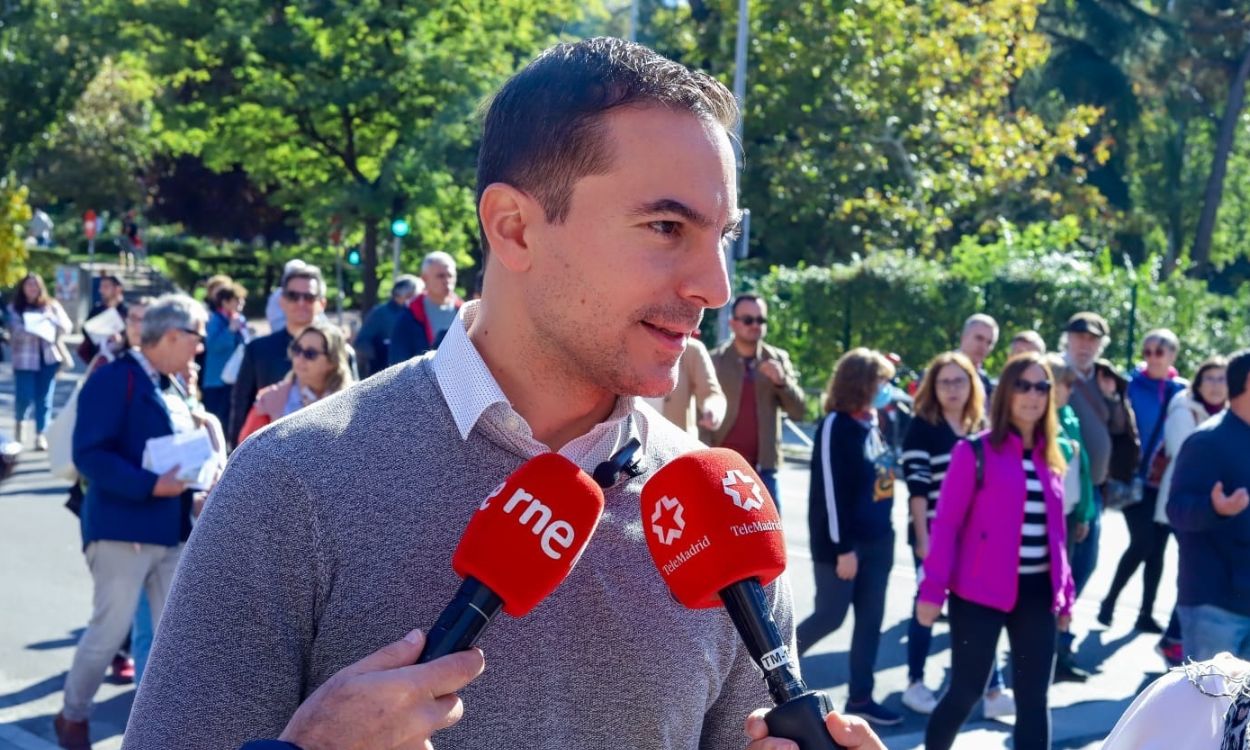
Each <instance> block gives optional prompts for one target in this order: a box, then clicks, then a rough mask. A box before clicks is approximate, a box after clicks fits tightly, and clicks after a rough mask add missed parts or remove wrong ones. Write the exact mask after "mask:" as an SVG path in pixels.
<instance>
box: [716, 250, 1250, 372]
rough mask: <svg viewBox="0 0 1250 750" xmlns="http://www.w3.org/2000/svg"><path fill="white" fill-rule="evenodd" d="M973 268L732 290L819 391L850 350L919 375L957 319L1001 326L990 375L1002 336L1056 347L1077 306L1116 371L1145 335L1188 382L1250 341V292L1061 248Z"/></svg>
mask: <svg viewBox="0 0 1250 750" xmlns="http://www.w3.org/2000/svg"><path fill="white" fill-rule="evenodd" d="M1086 256H1088V254H1086ZM983 260H986V261H990V260H992V259H989V258H986V259H983ZM974 268H976V269H977V272H978V274H970V273H968V272H967V269H966V268H964V267H963V266H961V264H960V263H959V262H958V259H947V260H946V261H945V262H939V261H935V260H928V259H923V258H918V257H915V256H911V255H908V254H906V253H877V254H875V255H873V256H871V257H869V258H867V259H862V260H857V261H854V262H852V263H848V264H838V265H834V266H831V267H802V268H781V267H775V268H772V269H770V270H769V271H768V272H767V273H765V274H762V275H757V276H754V277H745V278H740V279H739V284H740V286H741V288H742V289H744V290H752V291H756V292H758V293H759V294H761V295H762V296H763V297H764V298H765V299H766V300H767V301H768V303H769V341H770V342H771V343H774V344H776V345H778V346H781V347H784V348H785V349H787V350H788V351H789V352H790V354H791V355H792V357H793V358H794V361H795V363H796V366H797V367H798V368H799V370H800V374H801V377H802V380H803V384H804V386H805V387H808V388H822V387H823V386H824V385H825V383H826V382H827V380H828V378H829V373H830V371H831V370H832V367H833V364H834V362H835V361H836V360H837V358H838V357H839V356H840V355H841V354H842V353H843V352H845V351H846V350H847V348H848V347H853V346H869V347H872V348H875V349H880V350H882V351H887V352H895V353H897V354H899V355H900V356H901V357H902V358H903V360H904V362H905V363H906V364H908V365H909V366H911V367H914V368H916V369H919V368H921V367H923V365H924V363H925V362H926V361H928V360H929V359H930V358H931V357H933V356H934V355H936V354H938V353H940V352H942V351H945V350H948V349H952V348H954V347H956V346H957V345H958V343H959V334H960V331H961V329H962V326H963V322H964V320H965V319H966V318H967V317H968V316H969V315H971V314H973V313H975V312H985V313H988V314H990V315H992V316H993V317H994V318H995V319H996V320H997V321H998V322H999V325H1000V327H1001V329H1002V333H1001V340H1000V344H999V346H998V347H996V348H995V350H994V352H993V354H992V355H991V358H990V360H989V362H988V363H987V366H988V367H989V369H990V370H991V371H994V370H996V369H998V368H1000V367H1001V366H1002V364H1003V362H1004V361H1005V360H1006V356H1007V348H1008V346H1007V345H1008V341H1009V340H1010V337H1011V336H1012V335H1013V334H1014V333H1016V332H1018V331H1020V330H1024V329H1028V328H1031V329H1035V330H1037V331H1038V332H1040V333H1041V334H1042V336H1043V338H1044V339H1045V340H1046V341H1047V343H1048V345H1049V346H1050V347H1051V348H1052V349H1054V348H1057V347H1058V343H1059V337H1060V333H1061V330H1062V327H1063V324H1064V322H1065V321H1066V320H1067V319H1068V317H1069V316H1070V315H1072V313H1074V312H1077V311H1080V310H1095V311H1097V312H1099V313H1100V314H1102V315H1103V316H1104V317H1106V318H1107V321H1108V322H1109V323H1110V325H1111V333H1112V343H1111V346H1110V348H1109V349H1108V351H1107V356H1108V357H1109V358H1111V359H1113V360H1114V361H1115V362H1116V363H1117V364H1118V365H1120V366H1121V367H1123V366H1125V365H1126V363H1127V362H1129V361H1130V360H1131V361H1136V360H1137V359H1139V357H1138V356H1137V352H1138V351H1139V350H1140V348H1141V340H1142V336H1143V335H1144V334H1145V332H1146V331H1147V330H1149V329H1151V328H1158V327H1167V328H1171V329H1172V330H1174V331H1175V332H1176V333H1177V334H1178V335H1179V336H1180V339H1181V343H1182V350H1181V354H1180V359H1179V362H1178V367H1179V368H1180V370H1181V372H1182V374H1184V375H1186V376H1187V377H1188V376H1191V375H1192V374H1193V371H1194V369H1195V368H1196V367H1197V364H1198V363H1199V362H1200V361H1201V360H1202V359H1203V358H1205V357H1206V356H1207V355H1208V354H1211V353H1224V354H1227V353H1229V352H1231V351H1234V350H1236V349H1239V348H1243V347H1246V346H1250V288H1243V289H1242V290H1241V292H1240V294H1239V295H1238V296H1226V295H1218V294H1214V293H1212V292H1209V291H1207V289H1206V286H1205V284H1204V283H1202V282H1198V281H1195V280H1192V279H1188V278H1183V277H1177V278H1172V279H1169V280H1165V281H1161V280H1159V279H1158V278H1157V276H1156V273H1155V269H1154V268H1153V267H1150V268H1142V269H1130V268H1122V267H1112V266H1110V264H1109V263H1108V259H1107V258H1106V256H1105V255H1104V256H1102V257H1100V258H1097V259H1095V260H1094V261H1090V260H1088V259H1082V258H1080V257H1078V256H1077V255H1075V254H1070V253H1065V252H1051V253H1042V254H1030V255H1029V256H1028V257H1017V258H1010V259H1007V260H1006V261H1005V262H1000V263H997V264H995V265H975V266H974ZM974 275H977V276H978V277H976V278H969V276H974ZM1134 287H1136V296H1137V304H1136V307H1135V308H1134V304H1133V296H1134ZM1130 320H1131V322H1132V340H1131V341H1130V338H1129V330H1130Z"/></svg>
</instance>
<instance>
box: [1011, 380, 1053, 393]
mask: <svg viewBox="0 0 1250 750" xmlns="http://www.w3.org/2000/svg"><path fill="white" fill-rule="evenodd" d="M1012 388H1013V389H1014V390H1015V392H1016V393H1028V392H1029V391H1037V392H1038V393H1040V394H1042V395H1043V396H1045V395H1046V394H1047V393H1050V381H1049V380H1039V381H1037V382H1036V383H1034V382H1033V381H1032V380H1023V379H1021V380H1017V381H1016V382H1015V383H1014V384H1012Z"/></svg>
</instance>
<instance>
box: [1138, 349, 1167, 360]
mask: <svg viewBox="0 0 1250 750" xmlns="http://www.w3.org/2000/svg"><path fill="white" fill-rule="evenodd" d="M1141 353H1142V356H1143V357H1147V358H1149V357H1162V356H1163V355H1165V354H1167V353H1168V350H1167V349H1164V348H1163V347H1161V346H1160V347H1158V348H1157V349H1151V348H1150V347H1146V348H1144V349H1142V350H1141Z"/></svg>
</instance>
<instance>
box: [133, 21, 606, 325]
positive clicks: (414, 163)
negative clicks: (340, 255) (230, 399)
mask: <svg viewBox="0 0 1250 750" xmlns="http://www.w3.org/2000/svg"><path fill="white" fill-rule="evenodd" d="M580 5H581V4H579V3H575V2H573V0H549V1H548V2H539V1H538V0H492V1H488V0H471V1H469V2H456V3H447V2H437V1H435V0H425V1H424V2H413V3H394V2H389V1H387V0H360V1H359V2H353V3H343V2H330V1H329V0H303V1H302V2H291V3H286V4H278V5H275V4H273V3H268V2H259V1H258V0H210V1H206V2H197V3H186V2H183V1H182V0H150V1H149V2H147V3H144V4H141V5H137V6H135V7H134V9H133V10H132V12H131V13H130V15H129V17H128V19H127V21H128V23H130V24H131V28H132V31H133V34H134V36H135V38H136V39H138V40H141V41H140V44H141V46H142V47H143V48H144V49H145V50H147V54H148V55H149V57H150V59H151V61H152V65H153V67H154V70H156V71H157V72H158V73H159V75H160V76H162V78H163V80H164V81H165V82H166V84H167V85H168V87H169V91H170V95H171V98H170V104H171V106H170V107H169V108H168V109H167V114H166V117H167V123H166V128H165V132H164V136H165V142H166V143H167V144H168V145H169V146H170V147H171V148H173V149H174V150H175V151H179V152H188V153H197V154H200V155H202V157H203V159H204V161H205V162H206V163H207V164H208V165H209V166H211V167H213V168H215V169H218V170H222V171H225V170H229V169H232V168H234V167H235V166H236V165H243V166H244V167H245V168H246V169H247V171H248V174H249V175H250V177H251V178H252V179H253V180H255V181H257V182H258V183H260V184H261V185H262V186H263V187H266V188H273V189H275V193H274V195H273V196H272V197H273V200H274V201H275V202H276V203H277V204H279V205H281V206H282V207H284V208H287V209H289V210H291V211H294V212H296V213H297V214H298V215H299V217H300V221H301V222H302V224H303V226H304V229H305V232H306V233H313V234H318V233H319V234H321V235H322V236H324V235H325V234H326V233H328V227H329V225H330V223H331V217H339V220H340V221H341V222H342V223H343V224H345V225H346V227H347V229H348V232H349V235H348V236H349V239H363V250H364V252H363V255H364V266H365V284H366V287H365V303H366V304H369V303H370V302H371V301H372V300H373V299H375V298H376V291H377V285H378V277H379V276H380V275H385V274H386V273H389V263H385V264H384V263H380V262H379V257H378V255H379V253H378V245H379V244H380V243H379V241H378V240H379V234H380V231H379V227H380V225H382V224H383V222H384V221H385V220H387V219H388V218H389V217H391V216H393V215H401V214H402V215H406V216H407V217H408V219H409V222H410V223H411V224H412V226H413V235H412V236H411V238H410V239H409V240H408V241H407V242H406V245H407V247H408V248H409V254H408V256H407V260H406V265H407V266H408V267H412V266H413V265H414V259H415V258H416V257H417V255H418V253H419V252H428V251H430V250H435V249H439V250H446V251H450V252H452V253H453V255H456V256H457V257H458V259H459V260H460V262H462V263H465V264H467V263H469V262H470V252H471V251H472V250H473V249H474V248H475V244H476V243H475V240H476V224H475V218H474V217H475V212H474V210H473V206H474V201H473V194H472V185H473V178H472V175H473V166H474V156H475V149H474V139H475V135H476V131H477V128H476V120H475V115H476V110H477V107H478V106H479V103H480V102H481V100H482V99H483V97H485V96H486V95H487V94H488V93H489V92H490V91H491V90H492V89H494V88H495V87H496V86H497V85H498V84H499V83H500V82H501V81H502V80H503V79H504V78H505V77H506V76H508V75H510V74H511V73H512V72H513V71H514V70H515V69H516V68H517V67H518V64H519V63H520V61H522V60H525V59H527V58H529V57H531V56H532V55H533V54H535V53H536V52H537V51H538V50H540V49H542V48H543V47H544V46H546V45H547V44H549V43H550V42H552V41H553V40H554V39H555V38H556V32H557V31H558V30H559V29H560V28H561V25H562V23H563V20H562V19H568V18H574V17H577V16H578V14H579V13H580V7H579V6H580Z"/></svg>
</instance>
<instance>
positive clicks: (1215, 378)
mask: <svg viewBox="0 0 1250 750" xmlns="http://www.w3.org/2000/svg"><path fill="white" fill-rule="evenodd" d="M1202 382H1204V383H1210V384H1211V385H1227V384H1228V376H1227V375H1203V376H1202Z"/></svg>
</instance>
